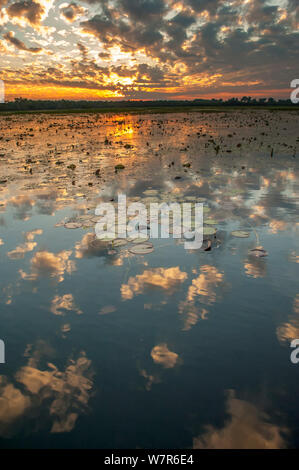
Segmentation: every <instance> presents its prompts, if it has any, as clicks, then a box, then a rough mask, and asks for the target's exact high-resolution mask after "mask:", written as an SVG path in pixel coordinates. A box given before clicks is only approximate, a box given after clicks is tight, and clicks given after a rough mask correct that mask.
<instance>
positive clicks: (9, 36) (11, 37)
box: [3, 32, 42, 54]
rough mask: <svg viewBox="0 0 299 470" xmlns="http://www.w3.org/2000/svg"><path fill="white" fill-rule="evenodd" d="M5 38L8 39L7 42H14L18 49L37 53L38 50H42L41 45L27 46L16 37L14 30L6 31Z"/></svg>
mask: <svg viewBox="0 0 299 470" xmlns="http://www.w3.org/2000/svg"><path fill="white" fill-rule="evenodd" d="M3 38H4V39H6V41H7V42H9V43H10V44H13V45H14V46H15V47H16V48H17V49H19V50H21V51H27V52H32V53H34V54H37V53H38V52H41V51H42V48H41V47H27V46H26V45H25V44H24V43H23V42H22V41H20V40H19V39H17V38H15V37H14V34H13V33H12V32H9V33H6V34H4V35H3Z"/></svg>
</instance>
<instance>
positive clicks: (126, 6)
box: [120, 0, 166, 22]
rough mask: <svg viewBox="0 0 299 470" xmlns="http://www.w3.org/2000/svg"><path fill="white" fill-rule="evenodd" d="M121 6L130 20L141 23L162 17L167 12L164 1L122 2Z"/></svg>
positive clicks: (137, 0) (129, 0)
mask: <svg viewBox="0 0 299 470" xmlns="http://www.w3.org/2000/svg"><path fill="white" fill-rule="evenodd" d="M120 6H121V7H122V9H123V11H124V12H125V13H127V14H128V15H129V16H130V18H132V19H133V20H135V21H141V22H146V21H148V20H149V19H152V18H153V17H156V16H161V15H162V14H163V13H164V12H165V11H166V4H165V2H164V1H163V0H120Z"/></svg>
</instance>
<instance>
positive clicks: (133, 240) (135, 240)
mask: <svg viewBox="0 0 299 470" xmlns="http://www.w3.org/2000/svg"><path fill="white" fill-rule="evenodd" d="M127 240H128V241H130V242H132V243H134V244H135V245H137V244H138V243H144V242H147V241H148V240H149V236H148V235H147V236H146V237H141V236H140V237H136V238H134V237H129V238H128V239H127Z"/></svg>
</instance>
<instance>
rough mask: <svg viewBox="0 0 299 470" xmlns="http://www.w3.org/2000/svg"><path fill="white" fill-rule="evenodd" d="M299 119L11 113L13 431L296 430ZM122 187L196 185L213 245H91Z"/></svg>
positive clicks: (8, 396)
mask: <svg viewBox="0 0 299 470" xmlns="http://www.w3.org/2000/svg"><path fill="white" fill-rule="evenodd" d="M298 124H299V116H298V114H295V113H287V112H283V113H280V112H275V113H271V112H263V111H250V112H247V111H246V112H242V111H241V112H236V113H219V114H217V115H212V114H211V115H209V114H178V115H163V116H159V115H157V116H146V115H144V116H137V117H132V116H124V115H122V116H112V117H104V116H100V117H97V116H96V115H86V114H85V115H82V116H80V115H76V116H74V117H72V116H42V115H41V116H21V117H6V118H5V117H1V118H0V136H2V139H1V140H0V263H1V269H0V318H1V328H0V338H1V339H3V340H4V341H5V346H6V364H0V436H1V437H0V446H1V447H2V448H6V447H43V448H45V447H71V448H76V447H79V448H81V447H87V448H192V447H201V448H235V447H238V448H250V447H255V448H281V447H298V445H299V403H298V392H297V389H298V378H299V364H297V365H296V364H292V363H291V361H290V354H291V348H290V342H291V341H292V339H294V338H299V288H298V267H299V264H298V263H299V243H298V232H299V223H298V204H299V182H298V163H297V161H298V153H296V152H297V147H298V128H299V127H298ZM272 150H273V156H272V157H271V153H272ZM186 163H187V164H190V165H187V166H183V165H185V164H186ZM117 164H123V165H124V166H125V168H124V169H123V170H120V171H117V172H115V165H117ZM71 165H75V167H70V166H71ZM68 167H70V168H68ZM98 169H99V170H100V172H98V176H96V175H95V171H96V170H98ZM177 177H180V178H177ZM119 192H122V193H126V194H127V197H128V200H129V201H139V200H140V201H143V202H145V203H146V204H149V203H150V202H153V201H160V202H161V201H171V202H184V201H190V200H193V199H194V200H198V198H201V200H202V201H203V202H204V206H205V207H206V209H205V215H204V217H205V219H206V220H208V222H209V221H210V219H214V221H215V225H213V227H216V228H217V234H216V238H215V239H213V243H212V250H211V251H209V252H205V251H203V250H198V251H187V250H185V249H184V245H183V244H182V243H181V242H180V241H179V240H173V239H170V240H151V241H152V243H153V245H154V252H153V253H151V254H148V255H145V256H140V255H134V254H132V253H131V251H130V248H131V247H132V243H128V244H127V245H124V246H122V247H118V248H115V250H113V249H111V246H109V244H108V243H106V244H105V245H104V246H101V247H100V246H98V245H95V244H94V243H93V242H94V220H93V219H94V217H95V213H94V211H95V207H96V205H97V204H98V203H99V202H100V201H102V200H106V201H107V200H110V199H112V198H115V197H116V195H117V193H119ZM69 221H71V222H74V221H76V223H78V228H77V229H73V230H69V229H67V228H65V227H64V223H67V222H69ZM234 230H244V231H247V232H248V233H249V236H248V238H237V237H234V236H232V234H231V232H232V231H234ZM256 246H262V247H263V248H264V249H265V250H266V251H267V253H268V256H266V257H262V258H259V257H255V256H253V255H252V254H250V252H249V250H250V249H253V248H255V247H256Z"/></svg>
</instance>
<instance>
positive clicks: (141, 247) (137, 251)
mask: <svg viewBox="0 0 299 470" xmlns="http://www.w3.org/2000/svg"><path fill="white" fill-rule="evenodd" d="M129 251H130V253H133V254H134V255H148V254H149V253H152V252H153V251H154V247H153V244H152V243H150V242H147V243H140V244H138V245H136V246H133V247H131V248H130V249H129Z"/></svg>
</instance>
